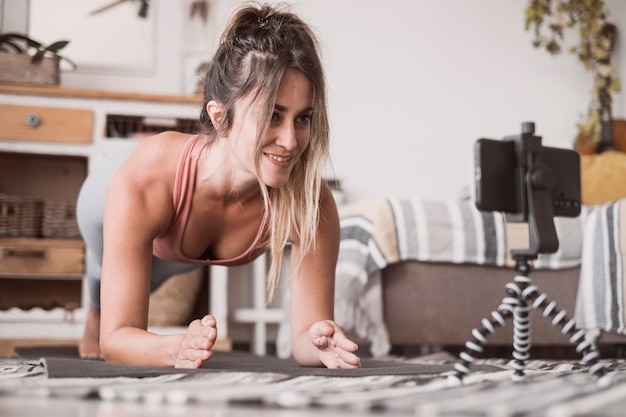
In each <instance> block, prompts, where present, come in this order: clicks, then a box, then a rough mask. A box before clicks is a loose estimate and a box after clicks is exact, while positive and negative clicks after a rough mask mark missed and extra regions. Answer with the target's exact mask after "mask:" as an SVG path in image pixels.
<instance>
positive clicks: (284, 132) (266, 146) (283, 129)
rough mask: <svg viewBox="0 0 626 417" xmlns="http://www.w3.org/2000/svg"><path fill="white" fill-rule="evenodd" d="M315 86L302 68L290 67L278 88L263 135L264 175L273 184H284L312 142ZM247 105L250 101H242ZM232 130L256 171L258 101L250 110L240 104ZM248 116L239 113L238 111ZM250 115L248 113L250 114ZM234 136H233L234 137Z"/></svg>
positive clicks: (241, 155)
mask: <svg viewBox="0 0 626 417" xmlns="http://www.w3.org/2000/svg"><path fill="white" fill-rule="evenodd" d="M313 94H314V93H313V86H312V85H311V82H310V81H309V80H308V78H306V76H305V75H304V74H302V72H300V71H298V70H295V69H288V70H287V71H286V72H285V76H284V78H283V81H282V83H281V85H280V88H279V90H278V95H277V96H276V102H275V104H274V111H273V113H272V118H271V121H270V123H269V125H268V127H267V130H266V131H265V132H264V133H263V135H262V137H261V160H260V168H261V178H262V179H263V182H264V183H265V185H267V186H269V187H273V188H278V187H281V186H283V185H284V184H285V183H286V182H287V180H288V179H289V175H290V174H291V171H292V169H293V167H294V165H295V164H296V163H297V161H298V159H299V158H300V156H301V155H302V153H303V152H304V150H305V149H306V147H307V146H308V144H309V136H310V133H311V116H312V113H313ZM239 104H240V105H242V106H241V107H243V108H244V109H245V107H246V106H247V105H248V104H249V101H248V100H246V99H244V100H242V102H241V103H239ZM236 107H239V108H236V110H235V118H234V119H235V120H234V121H233V129H232V130H231V132H232V133H234V134H235V135H236V136H238V139H237V143H238V148H239V152H240V153H239V158H240V160H241V162H243V163H244V165H245V166H246V167H247V168H248V169H249V170H250V172H252V173H254V159H255V153H256V148H257V134H256V132H257V120H258V117H257V111H258V110H259V106H258V105H257V104H256V103H255V104H253V105H252V106H251V107H250V108H249V111H248V112H246V111H245V110H243V112H242V111H241V110H242V108H241V107H240V106H236ZM246 113H247V115H246ZM242 114H243V115H244V117H237V115H242ZM246 116H247V117H246ZM231 139H232V138H231Z"/></svg>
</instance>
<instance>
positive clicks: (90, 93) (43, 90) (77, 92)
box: [0, 84, 202, 104]
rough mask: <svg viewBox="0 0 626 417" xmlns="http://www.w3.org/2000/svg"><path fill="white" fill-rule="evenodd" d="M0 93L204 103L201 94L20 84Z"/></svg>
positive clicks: (0, 89)
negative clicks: (179, 94)
mask: <svg viewBox="0 0 626 417" xmlns="http://www.w3.org/2000/svg"><path fill="white" fill-rule="evenodd" d="M0 93H4V94H20V95H38V96H50V97H70V98H91V99H101V100H105V99H108V100H128V101H150V102H157V103H180V104H201V103H202V97H201V96H199V95H188V96H178V95H167V94H145V93H126V92H116V91H106V90H87V89H79V88H65V87H44V86H33V85H20V84H0Z"/></svg>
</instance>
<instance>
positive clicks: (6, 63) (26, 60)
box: [0, 33, 76, 85]
mask: <svg viewBox="0 0 626 417" xmlns="http://www.w3.org/2000/svg"><path fill="white" fill-rule="evenodd" d="M68 43H69V41H65V40H63V41H57V42H53V43H51V44H50V45H47V46H45V45H44V44H42V43H41V42H38V41H36V40H34V39H31V38H29V37H28V36H26V35H23V34H20V33H4V34H0V82H7V83H24V84H44V85H58V84H60V81H61V80H60V61H61V60H64V61H66V62H67V63H68V64H69V65H70V66H71V67H72V69H75V68H76V64H75V63H74V62H72V61H71V60H69V59H67V58H65V57H64V56H61V55H60V54H59V51H60V50H62V49H63V48H65V47H66V46H67V44H68Z"/></svg>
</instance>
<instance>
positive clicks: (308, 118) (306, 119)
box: [297, 114, 311, 124]
mask: <svg viewBox="0 0 626 417" xmlns="http://www.w3.org/2000/svg"><path fill="white" fill-rule="evenodd" d="M297 122H298V123H301V124H309V123H311V115H310V114H303V115H302V116H298V119H297Z"/></svg>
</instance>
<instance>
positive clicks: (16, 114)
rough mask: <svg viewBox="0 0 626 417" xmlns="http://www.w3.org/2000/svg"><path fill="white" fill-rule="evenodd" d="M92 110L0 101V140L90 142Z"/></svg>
mask: <svg viewBox="0 0 626 417" xmlns="http://www.w3.org/2000/svg"><path fill="white" fill-rule="evenodd" d="M92 135H93V112H92V111H90V110H84V109H69V108H68V109H65V108H63V109H61V108H55V107H39V106H16V105H2V104H0V140H22V141H33V142H58V143H90V142H91V141H92Z"/></svg>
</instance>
